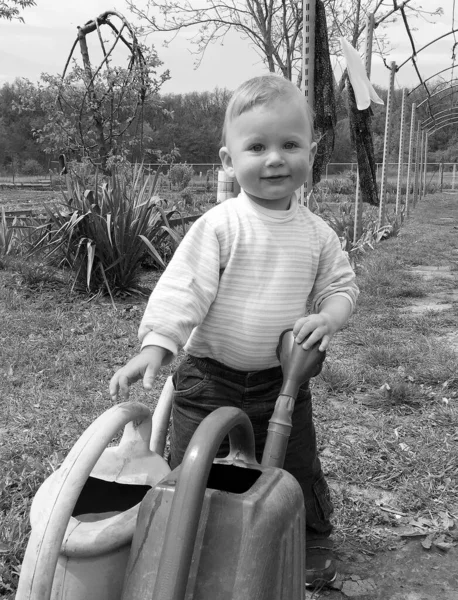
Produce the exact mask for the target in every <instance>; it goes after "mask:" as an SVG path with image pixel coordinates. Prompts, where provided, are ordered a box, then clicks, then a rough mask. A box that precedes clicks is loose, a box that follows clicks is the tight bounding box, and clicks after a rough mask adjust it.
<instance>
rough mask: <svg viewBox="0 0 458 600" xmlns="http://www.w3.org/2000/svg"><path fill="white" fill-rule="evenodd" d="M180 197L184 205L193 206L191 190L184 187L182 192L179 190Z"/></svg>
mask: <svg viewBox="0 0 458 600" xmlns="http://www.w3.org/2000/svg"><path fill="white" fill-rule="evenodd" d="M180 196H181V198H182V199H183V200H184V203H185V204H193V202H194V194H193V190H192V188H189V187H185V188H184V190H181V192H180Z"/></svg>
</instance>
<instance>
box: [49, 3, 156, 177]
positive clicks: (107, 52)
mask: <svg viewBox="0 0 458 600" xmlns="http://www.w3.org/2000/svg"><path fill="white" fill-rule="evenodd" d="M103 27H108V28H109V29H110V30H111V31H112V32H113V41H112V42H111V43H110V44H108V43H107V42H106V41H105V40H104V39H103V37H102V28H103ZM94 32H96V34H97V36H98V40H99V44H100V48H101V52H102V58H101V60H100V63H99V64H98V65H95V66H94V65H93V63H92V62H91V60H90V56H89V48H88V43H87V36H88V35H90V34H91V33H94ZM118 45H123V46H124V48H125V49H127V52H128V61H127V67H126V68H125V69H120V68H119V67H113V66H112V60H113V55H114V51H115V50H116V49H117V46H118ZM78 46H79V49H80V53H81V59H82V69H81V70H80V72H79V73H78V79H77V82H78V84H79V83H80V82H82V83H83V86H84V87H83V88H82V90H81V93H79V94H75V88H72V87H71V84H72V83H73V82H74V81H75V78H74V76H73V74H70V76H68V70H69V65H70V63H71V61H72V59H74V54H75V50H76V48H77V47H78ZM75 64H76V63H75ZM150 71H151V63H150V57H149V55H147V56H145V54H144V48H143V47H142V46H141V45H140V43H139V41H138V39H137V35H136V31H135V28H134V27H133V26H132V25H131V24H130V23H129V22H128V21H127V19H126V18H125V17H124V16H123V15H122V14H121V13H119V12H117V11H115V10H109V11H105V12H104V13H102V14H101V15H99V16H98V17H97V18H95V19H93V20H90V21H88V22H87V23H85V24H84V25H83V26H81V27H77V36H76V39H75V41H74V43H73V45H72V47H71V50H70V53H69V56H68V58H67V61H66V63H65V67H64V70H63V72H62V76H61V83H60V84H59V87H58V94H57V113H56V116H57V117H59V114H61V115H62V119H59V118H57V119H56V122H57V123H58V124H59V125H60V126H61V129H62V132H63V134H65V137H66V139H67V140H68V146H69V147H68V148H66V150H70V149H76V150H77V151H78V152H79V153H80V154H82V155H84V156H88V157H89V158H91V160H92V159H94V160H96V162H98V163H99V164H100V165H101V167H102V169H103V170H104V171H106V170H108V171H109V169H108V168H107V159H108V158H109V157H110V156H113V155H117V154H118V152H119V145H120V140H122V139H123V136H124V135H125V134H126V132H127V131H128V130H129V128H130V127H131V126H132V125H133V124H134V123H136V124H139V127H142V119H141V118H138V117H139V116H140V115H141V111H142V108H143V105H144V102H145V98H146V95H147V92H148V90H149V88H150V87H151V79H150ZM102 73H104V77H105V79H104V80H103V83H101V79H100V78H101V75H102ZM67 77H69V81H70V82H71V84H70V86H68V85H66V79H67ZM80 87H81V86H80ZM76 89H78V86H76ZM69 110H72V111H73V112H74V114H76V115H77V116H78V118H77V119H76V120H75V127H74V129H71V126H72V125H73V120H71V121H69V120H68V119H66V114H67V113H68V112H69ZM89 119H90V121H89ZM69 123H70V126H69ZM142 138H143V136H142V134H140V140H142ZM140 143H141V141H140Z"/></svg>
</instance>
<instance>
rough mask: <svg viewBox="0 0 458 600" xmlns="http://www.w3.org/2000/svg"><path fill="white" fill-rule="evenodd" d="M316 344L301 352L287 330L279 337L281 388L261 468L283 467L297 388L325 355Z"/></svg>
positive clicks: (299, 345) (278, 352) (291, 333)
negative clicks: (281, 372)
mask: <svg viewBox="0 0 458 600" xmlns="http://www.w3.org/2000/svg"><path fill="white" fill-rule="evenodd" d="M319 346H320V342H317V343H316V344H314V345H313V346H312V347H311V348H309V349H308V350H304V349H303V348H302V345H301V344H298V343H297V342H296V340H295V338H294V336H293V331H292V330H291V329H288V330H286V331H284V332H283V333H282V334H281V336H280V341H279V344H278V348H277V356H278V358H279V360H280V364H281V367H282V371H283V385H282V387H281V390H280V395H279V397H278V400H277V402H276V404H275V409H274V412H273V414H272V417H271V419H270V421H269V428H268V432H267V439H266V444H265V446H264V452H263V455H262V462H261V464H262V465H263V466H265V467H266V466H271V467H280V468H282V467H283V463H284V462H285V455H286V448H287V446H288V440H289V436H290V433H291V428H292V426H293V423H292V415H293V411H294V403H295V401H296V398H297V394H298V392H299V388H300V387H301V385H303V384H304V383H306V382H307V381H309V380H310V379H311V378H312V377H315V375H318V373H319V372H320V370H321V365H322V364H323V361H324V359H325V357H326V352H322V351H321V350H319Z"/></svg>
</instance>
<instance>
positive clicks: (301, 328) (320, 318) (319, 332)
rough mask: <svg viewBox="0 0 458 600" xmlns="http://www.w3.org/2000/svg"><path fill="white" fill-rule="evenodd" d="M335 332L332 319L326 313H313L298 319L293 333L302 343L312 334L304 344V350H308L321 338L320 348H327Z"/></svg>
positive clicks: (322, 349)
mask: <svg viewBox="0 0 458 600" xmlns="http://www.w3.org/2000/svg"><path fill="white" fill-rule="evenodd" d="M334 333H335V331H333V328H332V325H331V319H330V317H329V315H326V314H313V315H308V316H307V317H302V318H301V319H298V320H297V321H296V323H295V324H294V327H293V335H294V337H295V340H296V342H297V343H298V344H302V342H304V340H305V338H306V337H307V336H308V335H309V334H310V337H308V338H307V340H306V341H305V342H304V343H303V345H302V347H303V348H304V350H308V349H309V348H311V347H312V346H313V345H314V344H315V343H316V342H318V341H320V340H321V344H320V346H319V350H321V351H324V350H326V348H327V347H328V345H329V342H330V341H331V338H332V336H333V335H334Z"/></svg>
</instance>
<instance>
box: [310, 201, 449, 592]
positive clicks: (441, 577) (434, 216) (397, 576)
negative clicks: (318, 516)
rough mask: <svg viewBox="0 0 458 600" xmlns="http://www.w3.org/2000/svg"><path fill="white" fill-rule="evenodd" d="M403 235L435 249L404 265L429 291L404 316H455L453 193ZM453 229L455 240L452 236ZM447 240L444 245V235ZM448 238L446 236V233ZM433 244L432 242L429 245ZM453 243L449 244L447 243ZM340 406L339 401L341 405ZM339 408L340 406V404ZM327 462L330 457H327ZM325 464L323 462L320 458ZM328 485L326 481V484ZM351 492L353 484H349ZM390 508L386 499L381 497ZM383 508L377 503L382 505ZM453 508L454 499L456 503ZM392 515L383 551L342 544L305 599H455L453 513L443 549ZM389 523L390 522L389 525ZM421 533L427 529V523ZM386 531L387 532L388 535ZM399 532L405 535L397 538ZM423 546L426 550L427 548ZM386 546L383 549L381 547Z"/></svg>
mask: <svg viewBox="0 0 458 600" xmlns="http://www.w3.org/2000/svg"><path fill="white" fill-rule="evenodd" d="M404 229H405V234H406V235H410V236H413V237H412V239H413V240H415V241H418V243H428V244H431V243H432V244H433V245H436V246H437V247H436V248H434V247H431V249H432V251H431V260H430V264H425V265H416V266H415V267H411V266H409V265H406V270H410V271H411V272H413V273H415V274H416V275H417V276H418V277H419V278H422V279H423V280H424V281H429V282H431V283H432V284H433V285H431V286H430V289H431V293H429V294H428V296H426V297H424V298H418V299H415V298H412V299H411V300H412V301H411V302H409V305H408V306H405V307H403V308H402V309H400V310H402V311H403V313H404V314H412V315H416V316H418V315H419V314H422V313H425V311H438V312H439V311H440V312H442V311H451V312H455V313H456V310H457V305H458V194H456V196H451V195H450V196H449V197H445V198H443V199H442V200H441V202H440V207H439V206H436V207H434V206H431V205H429V204H428V199H426V200H425V201H424V203H423V204H422V205H419V206H418V207H417V208H416V209H415V211H413V214H412V216H411V218H410V219H409V221H408V222H407V224H406V225H405V227H404ZM455 231H456V236H455V235H453V234H454V232H455ZM445 232H447V238H448V240H452V241H451V243H450V241H448V242H447V243H446V244H444V237H445V236H444V233H445ZM450 234H452V235H450ZM431 240H435V242H434V241H433V242H431ZM453 240H454V241H453ZM443 339H444V343H446V344H448V345H449V346H451V347H454V348H455V349H456V351H457V352H458V330H457V329H455V328H453V330H450V331H449V333H447V335H445V336H443ZM344 402H345V401H344ZM344 408H345V407H344ZM340 410H342V403H341V402H340ZM331 460H332V457H331ZM324 461H325V462H326V458H325V459H324ZM330 485H331V487H332V486H333V481H332V479H331V480H330ZM355 488H356V486H355ZM347 492H348V493H350V494H354V495H358V494H363V495H365V496H366V497H367V495H368V494H369V495H370V494H371V493H373V492H375V494H374V498H373V500H374V505H375V504H378V505H379V506H380V505H382V504H381V500H383V498H382V497H381V495H380V494H382V493H383V492H382V490H378V491H377V490H371V489H369V488H366V489H354V490H353V489H352V490H347ZM377 494H378V497H377ZM384 500H385V502H386V504H385V506H390V498H385V499H384ZM392 500H393V504H395V498H393V499H392ZM382 506H383V505H382ZM457 507H458V499H457ZM395 513H396V511H395V510H392V511H391V512H390V509H389V508H388V509H387V513H386V515H387V517H386V520H387V527H385V528H384V529H385V534H386V535H387V536H388V537H390V535H391V536H392V538H391V539H392V540H393V541H392V544H391V545H389V548H390V549H389V550H385V551H379V552H376V553H370V552H369V553H368V552H364V551H361V550H358V549H356V550H355V548H354V545H353V546H352V547H351V548H348V549H347V548H346V547H345V542H344V543H343V545H342V546H341V547H339V549H338V551H337V559H338V570H339V574H338V578H337V580H336V582H335V584H334V587H333V589H329V590H321V591H315V592H311V591H308V592H307V600H309V599H314V598H328V599H329V600H344V599H346V598H357V599H359V600H382V599H383V600H436V599H437V600H458V545H456V542H458V523H457V521H458V511H457V514H456V515H454V516H456V517H457V519H456V520H455V524H454V528H453V529H452V532H453V537H454V538H455V545H450V544H449V546H450V547H447V545H446V546H444V547H443V549H440V544H439V547H438V546H435V545H434V544H428V538H427V537H426V534H423V535H421V534H420V533H419V532H420V530H419V529H416V530H415V528H412V527H410V529H409V527H408V525H407V526H406V527H404V528H403V527H399V526H396V523H395V522H394V523H393V521H396V519H400V520H401V521H403V522H406V523H407V522H408V520H409V517H408V518H403V517H402V516H401V515H399V514H398V515H397V516H396V514H395ZM390 521H391V523H392V524H393V526H392V527H390ZM425 525H426V529H427V524H426V523H425ZM388 530H390V531H388ZM403 532H404V533H405V534H406V535H403ZM428 545H430V548H429V549H428ZM385 546H386V545H385Z"/></svg>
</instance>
